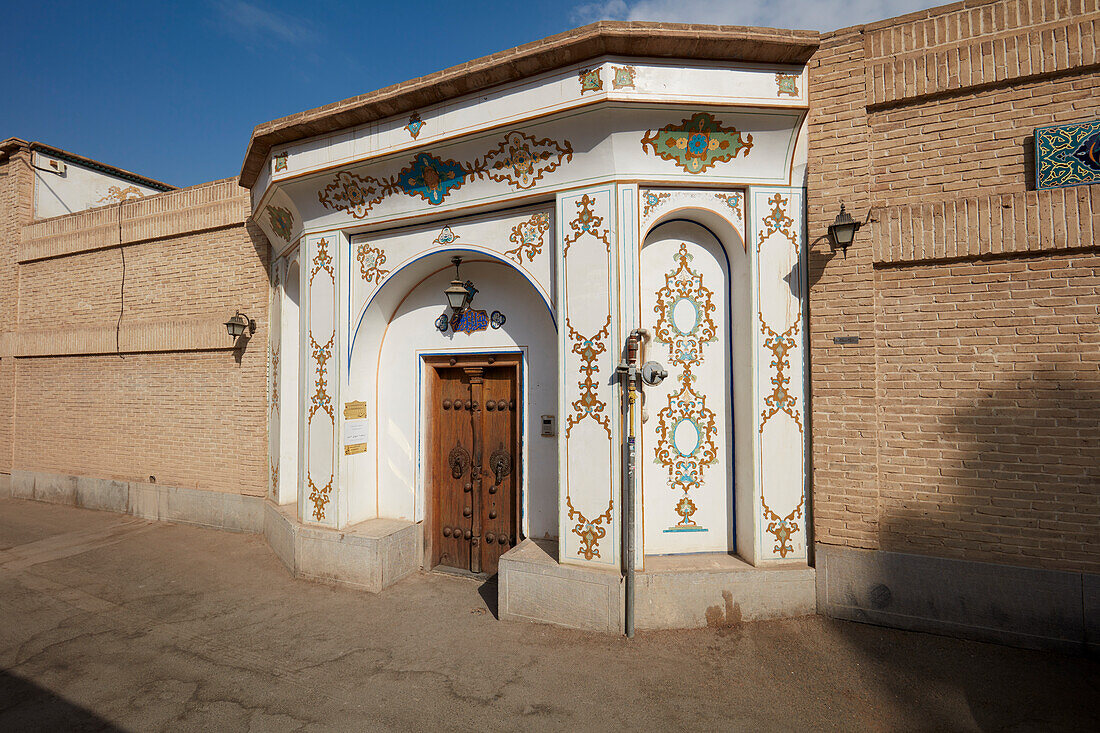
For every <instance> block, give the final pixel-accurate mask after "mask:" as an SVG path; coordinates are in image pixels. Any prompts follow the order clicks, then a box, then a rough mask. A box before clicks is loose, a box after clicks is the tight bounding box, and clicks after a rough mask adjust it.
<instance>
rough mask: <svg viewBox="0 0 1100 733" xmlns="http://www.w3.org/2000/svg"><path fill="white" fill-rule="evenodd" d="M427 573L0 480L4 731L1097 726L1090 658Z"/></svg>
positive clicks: (1098, 688)
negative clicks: (556, 615) (316, 578)
mask: <svg viewBox="0 0 1100 733" xmlns="http://www.w3.org/2000/svg"><path fill="white" fill-rule="evenodd" d="M494 600H495V588H493V587H492V586H486V587H482V586H481V585H479V584H478V583H476V582H473V581H469V580H465V579H461V578H453V577H448V576H443V575H438V574H421V575H418V576H415V577H412V578H409V579H407V580H404V581H402V582H401V583H399V584H398V585H396V586H395V587H393V588H391V589H389V590H388V591H387V592H385V593H383V594H382V595H378V596H374V595H370V594H367V593H362V592H357V591H351V590H344V589H339V588H331V587H328V586H324V585H317V584H313V583H309V582H305V581H300V580H293V579H291V578H290V577H289V576H288V574H287V572H286V570H284V568H283V567H282V565H280V564H279V561H278V560H277V559H276V558H275V556H274V555H273V554H272V553H271V551H270V550H269V549H268V548H267V545H266V544H265V542H264V540H263V539H262V538H261V537H258V536H253V535H237V534H230V533H225V532H217V531H212V530H203V529H196V528H192V527H185V526H178V525H170V524H155V523H150V522H146V521H144V520H140V519H135V518H133V517H128V516H122V515H116V514H107V513H102V512H92V511H85V510H81V509H73V508H69V507H58V506H50V505H45V504H37V503H33V502H23V501H16V500H11V499H4V500H0V730H4V731H19V730H99V729H124V730H142V731H146V730H255V731H267V730H272V731H282V730H285V731H292V730H352V729H354V730H377V729H402V730H427V731H444V730H446V731H457V730H472V729H477V730H489V729H491V730H495V731H496V730H500V731H507V730H532V729H533V730H626V729H637V730H654V729H657V730H660V729H664V730H672V729H673V727H674V726H675V729H677V730H679V729H696V730H717V729H719V728H721V729H723V730H731V729H732V730H762V731H769V730H796V729H797V730H983V731H993V730H997V731H1000V730H1010V731H1030V730H1044V731H1046V730H1100V664H1098V663H1096V662H1090V661H1088V660H1086V659H1082V658H1074V657H1064V656H1059V655H1055V654H1046V653H1039V652H1030V651H1022V650H1018V649H1009V648H1006V647H1000V646H994V645H989V644H979V643H972V642H964V641H958V640H954V639H947V638H941V637H936V636H928V635H923V634H913V633H907V632H901V631H893V630H888V629H880V628H875V627H871V626H863V625H859V624H850V623H844V622H838V621H830V620H826V619H822V618H818V617H810V618H804V619H797V620H789V621H778V622H767V623H755V624H743V625H737V626H732V627H726V628H720V629H706V630H699V631H690V632H654V633H647V634H639V635H638V638H636V639H635V640H634V641H627V640H625V639H621V638H616V637H610V636H601V635H594V634H584V633H578V632H570V631H565V630H561V629H555V628H549V627H542V626H533V625H527V624H512V623H502V622H500V621H497V620H496V619H495V618H494V617H493V610H494V609H493V605H494Z"/></svg>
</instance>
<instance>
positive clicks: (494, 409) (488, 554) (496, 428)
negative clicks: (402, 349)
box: [481, 366, 519, 573]
mask: <svg viewBox="0 0 1100 733" xmlns="http://www.w3.org/2000/svg"><path fill="white" fill-rule="evenodd" d="M483 393H484V395H485V397H484V406H483V408H482V410H481V425H482V434H483V435H484V440H483V442H482V446H483V448H482V454H483V456H484V461H483V463H484V467H485V468H484V471H483V481H482V506H481V511H482V520H481V526H482V543H481V568H482V571H483V572H486V573H495V572H496V570H497V562H498V560H499V558H500V556H501V555H503V554H504V553H505V552H507V551H508V549H509V548H511V547H512V545H513V544H515V540H516V493H517V492H516V487H517V483H518V481H517V479H518V476H519V471H518V469H519V454H518V447H519V440H518V437H519V436H518V432H519V419H518V416H519V410H518V409H517V406H518V401H517V399H516V369H515V367H511V366H506V367H491V368H488V369H486V370H485V384H484V387H483Z"/></svg>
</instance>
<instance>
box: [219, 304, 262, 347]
mask: <svg viewBox="0 0 1100 733" xmlns="http://www.w3.org/2000/svg"><path fill="white" fill-rule="evenodd" d="M225 330H226V332H228V333H229V338H231V339H233V340H234V341H236V340H237V339H239V338H240V337H241V336H243V335H244V332H245V331H246V330H247V331H248V335H249V336H251V335H252V334H254V333H256V320H255V319H254V318H249V317H248V316H247V315H245V314H244V313H241V312H240V311H237V314H236V315H234V316H233V317H232V318H230V319H229V320H228V321H226V322H225Z"/></svg>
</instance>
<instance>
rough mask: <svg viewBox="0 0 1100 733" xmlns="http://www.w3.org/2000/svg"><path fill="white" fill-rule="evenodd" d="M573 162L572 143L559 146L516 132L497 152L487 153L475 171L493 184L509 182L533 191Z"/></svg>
mask: <svg viewBox="0 0 1100 733" xmlns="http://www.w3.org/2000/svg"><path fill="white" fill-rule="evenodd" d="M572 160H573V147H572V146H571V145H570V144H569V141H568V140H565V141H563V142H562V143H558V142H556V141H554V140H551V139H550V138H543V139H541V140H536V139H535V138H534V137H532V136H531V135H525V134H523V133H522V132H517V131H512V132H509V133H508V134H507V135H505V136H504V140H502V141H501V143H500V145H498V146H497V147H496V149H494V150H490V151H489V152H488V153H486V154H485V156H484V159H483V160H482V162H481V165H480V166H476V167H475V172H477V173H481V172H484V174H485V176H486V177H488V178H489V180H491V181H496V182H498V183H509V184H511V185H512V186H515V187H516V188H518V189H521V190H522V189H526V188H531V187H532V186H534V185H535V183H537V182H538V180H539V179H541V178H542V177H543V176H544V175H545V174H547V173H551V172H553V171H554V170H557V168H558V167H559V166H561V165H562V164H563V163H568V162H570V161H572Z"/></svg>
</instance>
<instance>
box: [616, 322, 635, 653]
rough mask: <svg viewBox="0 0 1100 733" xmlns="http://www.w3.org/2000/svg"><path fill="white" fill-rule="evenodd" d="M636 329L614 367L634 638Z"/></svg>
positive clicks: (627, 618) (628, 628)
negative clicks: (622, 402)
mask: <svg viewBox="0 0 1100 733" xmlns="http://www.w3.org/2000/svg"><path fill="white" fill-rule="evenodd" d="M639 339H640V336H639V332H638V330H637V329H636V330H634V331H631V332H630V335H629V336H628V337H627V339H626V352H625V354H624V357H625V358H624V360H623V362H622V363H621V364H619V367H618V369H617V370H616V371H617V372H618V373H619V374H621V375H622V376H623V377H625V378H626V394H625V397H626V403H627V404H626V410H625V411H624V412H625V413H626V419H627V430H626V433H627V439H626V442H625V444H624V445H623V480H622V506H623V571H624V575H625V576H626V583H625V588H624V591H625V596H626V597H625V599H624V604H623V606H624V608H623V611H624V614H623V615H624V627H625V629H624V630H625V632H626V636H627V638H628V639H633V638H634V580H635V578H634V478H635V476H634V473H635V466H636V461H637V455H636V447H635V441H634V403H635V401H636V400H637V385H638V382H637V380H638V342H639Z"/></svg>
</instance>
